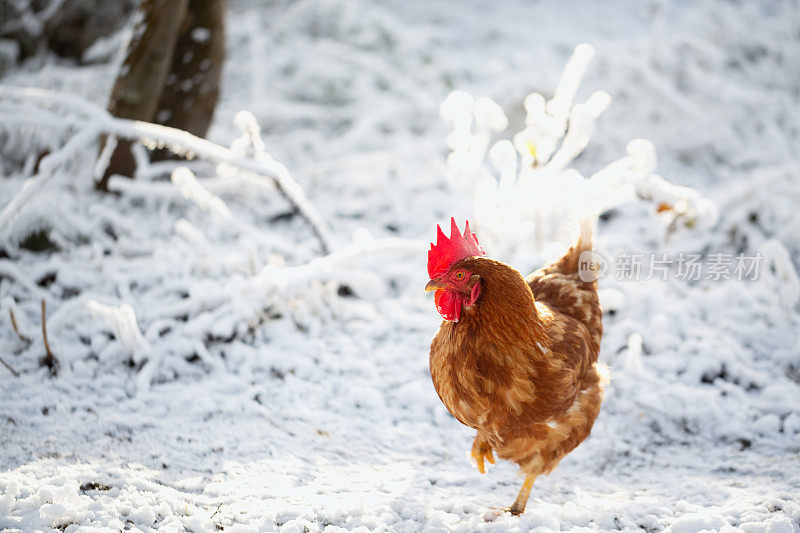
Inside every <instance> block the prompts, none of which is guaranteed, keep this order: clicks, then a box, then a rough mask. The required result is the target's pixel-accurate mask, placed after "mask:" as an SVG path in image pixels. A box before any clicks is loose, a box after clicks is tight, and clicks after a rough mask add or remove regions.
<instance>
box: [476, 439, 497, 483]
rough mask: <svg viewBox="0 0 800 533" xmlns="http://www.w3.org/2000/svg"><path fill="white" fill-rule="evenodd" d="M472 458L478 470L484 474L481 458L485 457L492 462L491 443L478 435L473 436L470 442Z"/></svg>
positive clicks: (484, 468) (484, 469)
mask: <svg viewBox="0 0 800 533" xmlns="http://www.w3.org/2000/svg"><path fill="white" fill-rule="evenodd" d="M472 458H473V459H475V463H476V464H477V467H478V472H480V473H481V474H484V473H485V472H486V467H485V466H484V463H483V460H484V459H486V460H487V461H489V462H490V463H492V464H494V453H493V452H492V447H491V445H490V444H489V443H488V442H486V441H485V440H482V439H481V438H480V437H475V440H474V441H473V443H472Z"/></svg>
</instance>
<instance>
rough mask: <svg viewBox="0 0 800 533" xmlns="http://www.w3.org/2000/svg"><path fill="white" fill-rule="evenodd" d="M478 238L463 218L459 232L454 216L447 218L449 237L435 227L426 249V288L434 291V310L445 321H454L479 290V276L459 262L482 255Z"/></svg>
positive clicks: (474, 298) (475, 298)
mask: <svg viewBox="0 0 800 533" xmlns="http://www.w3.org/2000/svg"><path fill="white" fill-rule="evenodd" d="M484 255H486V253H485V252H484V251H483V250H482V249H481V247H480V245H479V244H478V238H477V237H476V236H475V234H474V233H472V232H471V231H470V229H469V221H467V225H466V228H465V229H464V234H463V235H462V234H461V232H460V231H459V229H458V226H457V225H456V221H455V219H454V218H451V219H450V238H449V239H448V238H447V237H446V236H445V234H444V232H443V231H442V228H441V227H439V226H438V225H437V226H436V244H433V243H431V249H430V250H429V251H428V275H429V276H430V279H431V280H430V281H429V282H428V284H427V285H426V286H425V290H426V291H436V292H435V293H434V301H435V303H436V310H437V311H439V314H440V315H442V318H444V319H445V320H450V321H451V322H458V320H459V319H460V318H461V310H462V308H465V307H471V306H472V305H474V304H475V301H476V300H477V299H478V296H479V295H480V292H481V280H480V276H478V275H477V274H475V273H474V272H470V271H469V270H468V269H466V268H463V267H462V266H460V265H459V263H460V262H461V261H463V260H464V259H467V258H469V257H476V256H484Z"/></svg>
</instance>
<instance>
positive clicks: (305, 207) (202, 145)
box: [0, 86, 335, 253]
mask: <svg viewBox="0 0 800 533" xmlns="http://www.w3.org/2000/svg"><path fill="white" fill-rule="evenodd" d="M0 98H2V99H8V100H13V101H20V102H34V103H36V104H38V105H40V106H42V107H51V106H54V107H56V108H64V109H67V110H68V111H70V112H72V113H78V114H80V115H82V116H84V117H85V120H86V125H85V126H84V127H83V129H81V131H80V132H79V134H78V135H76V136H74V137H73V138H72V139H70V141H69V142H68V143H67V144H66V145H64V147H63V148H62V149H61V150H59V151H58V152H56V153H54V154H51V155H50V156H48V157H46V158H45V160H43V161H42V165H41V171H40V173H39V175H38V176H37V178H35V180H34V181H33V182H31V183H29V184H27V185H26V187H25V188H24V189H23V190H22V191H20V193H19V194H18V195H17V196H16V197H15V198H13V199H12V201H11V202H10V203H9V204H8V205H7V206H6V207H5V208H4V209H3V212H2V213H0V231H4V230H5V229H7V228H8V226H9V225H10V224H11V223H12V222H13V220H14V218H15V217H16V216H17V215H18V214H19V212H20V211H21V210H22V209H23V208H24V207H25V205H26V204H27V203H28V202H29V201H30V200H31V198H32V197H33V196H34V195H35V194H36V193H37V192H38V191H39V190H41V188H42V187H44V186H45V185H46V184H47V183H48V182H49V181H50V179H51V178H52V176H53V173H54V172H55V170H56V169H57V168H58V167H59V166H60V165H62V164H63V163H64V162H66V161H67V160H69V159H70V158H71V157H73V156H74V155H75V153H76V152H78V151H80V150H82V149H83V148H85V147H86V146H87V145H89V144H91V143H93V142H94V141H95V140H96V139H97V138H98V137H99V136H101V135H108V136H114V137H118V138H123V139H128V140H132V141H138V142H141V143H142V144H144V145H145V146H147V147H148V148H153V149H154V148H160V147H166V148H168V149H169V150H170V151H172V152H174V153H176V154H180V155H185V156H186V157H187V158H189V159H191V158H195V157H196V158H202V159H206V160H208V161H211V162H213V163H224V164H227V165H230V166H233V167H236V168H238V169H240V170H244V171H246V172H252V173H254V174H257V175H261V176H265V177H267V178H269V179H270V180H272V181H273V183H274V184H275V187H276V188H277V189H278V191H279V192H280V193H281V194H282V195H283V196H284V197H285V198H286V199H287V200H288V201H289V202H290V203H291V204H292V205H293V206H295V208H296V209H297V210H298V212H299V213H300V214H301V215H302V216H303V217H304V218H305V219H306V220H307V221H308V223H309V224H310V226H311V229H312V231H313V232H314V234H315V235H316V236H317V238H318V239H319V241H320V245H321V247H322V250H323V252H324V253H327V252H328V251H330V250H333V249H334V248H335V243H334V239H333V236H332V234H331V232H330V230H329V228H328V225H327V224H326V223H325V222H324V220H323V219H322V217H321V215H320V214H319V212H318V211H317V210H316V208H315V207H314V206H313V205H312V204H311V202H309V200H308V198H306V196H305V193H304V192H303V189H302V188H301V187H300V185H298V184H297V182H296V181H294V179H293V178H292V177H291V175H290V174H289V171H288V169H287V168H286V167H285V166H284V165H283V164H281V163H279V162H278V161H276V160H275V159H273V158H272V157H270V156H269V155H268V154H267V153H266V152H262V153H260V154H259V157H258V159H253V158H248V157H243V156H240V155H237V154H236V153H234V152H233V151H232V150H231V149H229V148H226V147H224V146H220V145H218V144H214V143H212V142H210V141H208V140H206V139H201V138H199V137H196V136H194V135H192V134H190V133H187V132H185V131H181V130H177V129H174V128H169V127H166V126H160V125H158V124H151V123H147V122H141V121H136V120H128V119H121V118H116V117H113V116H111V115H110V114H108V113H107V112H106V111H105V110H103V109H102V108H100V107H98V106H95V105H94V104H92V103H90V102H88V101H86V100H83V99H81V98H78V97H76V96H71V95H64V94H61V93H55V92H51V91H46V90H43V89H31V88H18V87H7V86H0ZM53 112H54V113H57V112H56V111H53Z"/></svg>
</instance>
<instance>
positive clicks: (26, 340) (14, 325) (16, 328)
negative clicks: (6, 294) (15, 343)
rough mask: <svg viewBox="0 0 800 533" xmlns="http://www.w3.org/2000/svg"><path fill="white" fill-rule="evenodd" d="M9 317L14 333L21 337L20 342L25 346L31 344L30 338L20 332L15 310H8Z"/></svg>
mask: <svg viewBox="0 0 800 533" xmlns="http://www.w3.org/2000/svg"><path fill="white" fill-rule="evenodd" d="M8 315H9V316H10V317H11V327H12V328H14V333H16V334H17V337H19V340H21V341H22V342H24V343H25V344H30V343H31V340H30V339H29V338H28V337H26V336H25V335H23V334H22V332H21V331H20V330H19V326H17V317H15V316H14V310H13V309H9V310H8ZM6 366H8V365H6Z"/></svg>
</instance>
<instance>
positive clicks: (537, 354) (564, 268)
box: [425, 219, 603, 515]
mask: <svg viewBox="0 0 800 533" xmlns="http://www.w3.org/2000/svg"><path fill="white" fill-rule="evenodd" d="M450 222H451V230H450V238H449V239H448V238H447V237H446V236H445V235H444V233H443V232H442V229H441V228H440V227H438V226H437V241H436V244H435V245H434V244H431V249H430V251H429V252H428V274H429V275H430V282H429V283H428V284H427V286H426V287H425V290H426V291H436V292H435V294H434V301H435V303H436V308H437V310H438V311H439V313H440V314H441V315H442V317H443V318H444V320H443V321H442V324H441V326H440V327H439V331H438V332H437V333H436V336H435V337H434V339H433V342H432V343H431V355H430V370H431V378H432V379H433V384H434V387H435V388H436V392H437V393H438V394H439V398H440V399H441V400H442V402H443V403H444V405H445V406H446V407H447V410H448V411H450V413H451V414H452V415H453V416H454V417H455V418H456V419H457V420H458V421H460V422H461V423H462V424H465V425H467V426H469V427H471V428H473V429H476V430H477V436H476V437H475V441H474V443H473V446H472V457H473V458H474V459H475V461H476V463H477V467H478V470H479V471H480V472H481V473H483V472H484V460H486V461H489V462H490V463H494V455H493V452H494V453H496V454H497V456H498V457H499V458H500V459H505V460H509V461H513V462H515V463H517V464H518V465H519V467H520V470H521V472H522V473H524V474H525V481H524V483H523V485H522V488H521V489H520V491H519V495H518V496H517V499H516V500H515V501H514V503H513V504H512V505H511V507H510V508H507V509H506V510H507V511H510V512H511V513H512V514H514V515H518V514H521V513H523V512H524V511H525V505H526V503H527V501H528V497H529V494H530V491H531V486H532V485H533V481H534V480H535V479H536V477H538V476H540V475H542V474H548V473H549V472H550V471H552V470H553V469H554V468H555V467H556V465H557V464H558V462H559V461H561V459H563V458H564V456H565V455H566V454H568V453H569V452H570V451H572V450H573V449H574V448H575V447H576V446H578V444H580V443H581V442H583V440H584V439H586V437H588V436H589V432H590V431H591V429H592V425H593V424H594V421H595V418H597V415H598V413H599V411H600V403H601V401H602V397H603V389H602V387H603V383H602V381H601V375H600V373H599V372H598V368H597V355H598V352H599V350H600V338H601V336H602V333H603V325H602V321H601V316H602V312H601V310H600V305H599V303H598V298H597V281H596V279H594V278H595V277H596V276H593V275H592V274H593V271H592V270H586V269H585V266H587V265H590V266H591V265H593V266H591V268H596V264H594V263H592V262H591V261H586V259H587V255H584V256H583V257H582V256H581V254H582V253H584V252H588V251H590V250H591V249H592V244H591V233H592V232H591V228H592V224H591V222H590V221H585V222H582V223H581V234H580V237H579V238H578V241H577V243H576V244H575V245H573V246H572V247H571V248H570V249H569V251H567V253H566V254H565V255H564V256H563V257H562V258H560V259H559V260H557V261H555V262H553V263H551V264H550V265H547V266H545V267H543V268H542V269H540V270H537V271H535V272H533V273H532V274H530V275H529V276H528V277H527V278H523V277H522V275H520V273H519V272H517V271H516V270H514V269H513V268H511V267H510V266H508V265H506V264H504V263H501V262H499V261H495V260H493V259H489V258H487V257H484V256H485V253H484V251H483V250H482V249H481V247H480V246H479V245H478V239H477V237H476V236H475V234H474V233H472V232H471V231H470V229H469V222H467V224H466V229H465V230H464V233H463V235H462V234H461V233H460V231H459V229H458V226H457V225H456V223H455V220H454V219H451V221H450ZM588 257H589V258H591V254H588ZM582 261H583V262H584V263H583V264H581V262H582ZM579 266H581V269H580V271H579ZM584 280H586V281H584Z"/></svg>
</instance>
